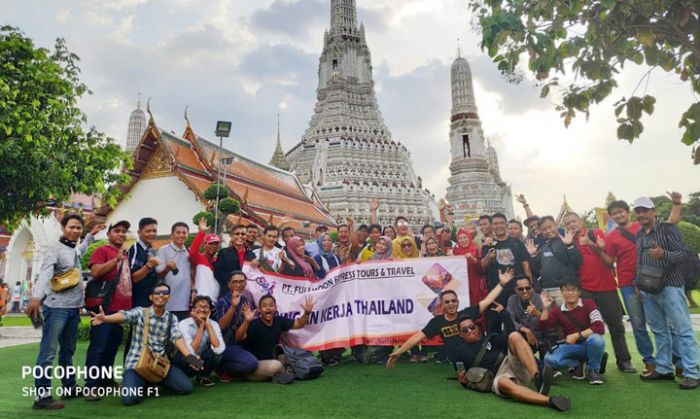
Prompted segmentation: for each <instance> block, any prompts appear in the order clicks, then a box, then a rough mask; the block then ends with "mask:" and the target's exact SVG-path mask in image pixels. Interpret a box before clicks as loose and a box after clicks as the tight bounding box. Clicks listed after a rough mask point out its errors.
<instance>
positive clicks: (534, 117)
mask: <svg viewBox="0 0 700 419" xmlns="http://www.w3.org/2000/svg"><path fill="white" fill-rule="evenodd" d="M357 6H358V19H359V20H360V21H361V22H363V23H364V25H365V30H366V38H367V42H368V44H369V47H370V50H371V52H372V60H373V68H374V81H375V89H376V92H377V100H378V102H379V107H380V109H381V111H382V114H383V116H384V119H385V122H386V124H387V126H388V127H389V129H390V131H391V132H392V137H393V139H394V140H395V141H400V142H401V143H403V144H405V145H406V147H407V148H408V150H409V151H410V152H411V154H412V158H413V163H414V167H415V170H416V173H417V175H419V176H421V177H422V178H423V180H424V181H423V184H424V186H426V187H428V188H429V189H430V191H431V192H433V193H434V194H435V196H436V197H441V196H444V194H445V189H446V187H447V185H448V182H447V179H448V177H449V163H450V159H451V156H450V150H449V138H448V134H449V117H450V108H451V97H450V79H449V76H450V74H449V70H450V65H451V63H452V61H453V60H454V59H455V57H456V53H457V39H460V44H461V51H462V56H464V57H465V58H467V60H468V61H469V63H470V65H471V68H472V74H473V76H474V85H475V94H476V100H477V106H478V108H479V115H480V118H481V120H482V124H483V129H484V132H485V134H486V136H487V137H488V138H489V140H490V141H491V143H492V144H493V145H494V147H495V148H496V150H497V151H498V154H499V163H500V169H501V175H502V177H503V178H504V179H505V180H506V182H508V183H509V184H510V185H511V187H512V190H513V192H514V193H517V194H520V193H523V194H525V195H526V197H527V198H528V201H529V202H530V204H531V207H532V209H533V210H534V211H535V212H536V213H538V214H539V215H544V214H555V215H556V213H557V212H558V210H559V208H560V206H561V203H562V199H563V196H564V195H566V198H567V201H568V202H569V204H570V205H571V206H572V208H573V209H574V210H576V211H581V212H583V211H586V210H589V209H591V208H593V207H596V206H602V205H604V202H605V197H606V195H607V194H608V192H609V191H612V192H613V193H614V194H615V195H616V197H618V198H620V199H626V200H630V201H631V200H633V199H635V198H636V197H638V196H641V195H651V196H656V195H661V194H664V193H665V191H667V190H678V191H680V192H681V193H683V194H684V195H686V196H687V195H688V194H689V193H690V192H694V191H698V190H700V167H699V166H693V165H692V161H691V158H690V153H691V148H690V147H687V146H685V145H683V144H681V142H680V137H681V130H680V129H679V128H678V120H679V119H680V114H681V111H682V110H683V109H685V108H687V106H688V105H689V104H690V103H692V102H694V101H697V100H698V99H697V97H695V96H694V95H693V92H692V90H691V88H690V86H689V85H688V84H686V83H682V82H681V81H679V80H678V78H677V77H676V76H674V75H672V74H667V73H664V72H663V71H662V70H655V71H653V72H652V73H651V76H650V77H649V80H648V82H647V81H645V82H644V83H641V84H639V80H640V79H641V78H642V76H643V75H644V73H645V72H646V71H647V69H646V68H644V67H635V66H631V67H629V66H628V67H626V68H625V69H624V70H623V71H622V73H621V74H620V77H619V79H618V83H619V86H620V87H619V89H618V90H616V91H615V92H614V93H613V95H612V96H611V98H610V99H609V100H608V101H606V102H603V103H602V104H599V105H597V106H595V107H593V108H592V110H591V115H590V118H589V119H588V121H586V120H585V118H583V117H581V118H578V119H575V120H574V122H573V123H572V124H571V126H570V127H569V128H568V129H566V128H564V126H563V123H562V120H561V119H560V117H559V112H557V111H555V110H554V106H555V103H554V99H545V100H543V99H540V98H539V90H538V89H537V88H536V87H535V84H534V82H533V80H532V79H529V78H527V77H526V79H525V80H523V81H522V82H521V83H519V84H512V83H508V82H507V81H506V80H505V79H504V78H503V77H502V76H501V75H500V73H499V72H498V70H497V69H496V66H495V65H494V64H493V63H492V62H491V61H490V59H489V58H488V56H487V55H486V54H485V53H484V52H482V51H481V50H480V48H479V46H478V43H479V34H478V33H477V31H476V30H475V29H474V25H473V19H472V16H471V15H470V12H469V10H468V8H467V7H466V2H465V1H463V0H358V1H357ZM0 24H3V25H4V24H10V25H12V26H16V27H19V28H20V29H21V30H22V31H24V32H25V34H26V35H27V36H28V37H30V38H32V39H33V40H34V41H35V43H36V44H37V45H39V46H43V47H48V48H51V47H53V44H54V42H55V39H56V38H58V37H62V38H65V40H66V41H67V44H68V48H69V49H70V50H71V51H72V52H74V53H75V54H77V55H78V56H79V57H80V58H81V62H80V68H81V70H82V75H81V79H82V81H83V82H85V83H86V84H87V85H88V86H89V88H90V89H91V90H92V92H93V94H92V95H90V96H87V97H85V98H83V100H82V101H81V103H80V106H81V109H83V111H84V112H85V113H86V114H87V116H88V123H89V124H90V125H94V126H95V127H96V128H97V129H99V130H101V131H103V132H106V133H107V134H108V135H109V136H111V137H113V138H115V139H117V141H118V142H120V143H121V144H125V143H126V132H127V127H128V119H129V114H130V113H131V111H132V110H133V109H134V108H135V106H136V101H137V97H138V93H141V94H142V97H143V98H144V103H145V99H146V98H148V97H150V98H151V110H152V112H153V115H154V118H155V121H156V123H157V124H158V126H159V127H161V128H163V129H166V130H169V131H170V130H172V131H174V132H175V133H177V134H181V133H182V132H183V130H184V126H185V121H184V119H183V113H184V109H185V106H188V109H189V111H188V114H189V118H190V120H191V121H192V126H193V128H194V130H195V131H196V132H197V133H198V134H200V135H201V136H204V137H205V138H210V139H215V137H214V134H213V132H214V128H215V125H216V121H217V120H229V121H232V122H233V128H232V133H231V137H230V138H229V139H227V140H225V143H224V146H225V147H227V148H230V149H232V150H235V151H236V152H239V153H241V154H243V155H245V156H248V157H251V158H254V159H256V160H259V161H263V162H267V161H269V159H270V157H271V155H272V152H273V150H274V147H275V138H276V129H277V125H276V115H277V113H279V114H280V118H281V138H282V146H283V148H284V149H285V150H288V149H290V148H291V147H293V146H294V145H295V144H297V143H298V142H299V140H300V138H301V136H302V134H303V132H304V130H305V129H306V128H307V127H308V124H309V120H310V118H311V115H312V113H313V108H314V104H315V101H316V87H317V83H318V80H317V70H318V68H317V67H318V58H319V55H320V53H321V50H322V41H323V32H324V30H325V29H326V28H328V26H329V25H330V1H328V0H255V1H250V0H229V1H226V0H207V1H204V0H109V1H102V0H62V1H60V2H59V1H51V0H24V1H22V2H18V1H12V0H0ZM638 84H639V87H637V86H638ZM635 88H637V94H640V93H641V94H644V93H649V94H652V95H655V96H656V97H657V103H656V111H655V113H654V115H653V116H652V117H648V118H645V119H644V120H643V122H644V124H645V130H644V133H643V134H642V136H641V138H639V139H638V140H637V141H635V143H634V144H632V145H630V144H629V143H627V142H625V141H619V140H617V138H616V134H615V132H616V123H615V117H614V114H613V112H612V110H613V103H614V102H615V101H616V100H617V99H619V98H620V97H622V96H627V97H629V96H630V95H632V94H633V92H635ZM514 205H515V208H516V215H520V216H523V215H524V213H523V211H522V209H521V208H520V207H519V205H518V204H517V202H516V203H515V204H514Z"/></svg>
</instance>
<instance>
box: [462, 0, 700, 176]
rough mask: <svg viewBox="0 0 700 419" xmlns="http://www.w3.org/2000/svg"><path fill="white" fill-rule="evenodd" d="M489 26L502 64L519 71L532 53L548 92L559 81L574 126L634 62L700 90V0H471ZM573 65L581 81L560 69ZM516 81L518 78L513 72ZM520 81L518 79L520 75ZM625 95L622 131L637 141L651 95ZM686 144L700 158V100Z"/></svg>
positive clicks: (486, 32) (484, 29)
mask: <svg viewBox="0 0 700 419" xmlns="http://www.w3.org/2000/svg"><path fill="white" fill-rule="evenodd" d="M469 5H470V7H471V9H472V11H473V12H474V13H475V16H476V18H477V19H478V23H479V26H480V29H481V35H482V42H481V45H482V48H484V49H486V50H487V51H488V54H489V56H490V57H491V58H492V60H493V61H494V62H495V63H497V64H498V68H499V69H500V70H501V71H502V72H503V73H506V74H508V75H510V76H513V75H516V76H517V74H516V73H517V65H518V63H519V62H520V61H521V60H522V59H527V65H528V69H529V71H531V72H532V73H534V74H535V75H536V78H537V80H540V81H542V83H543V84H542V86H541V96H542V97H546V96H548V95H549V94H550V91H551V90H552V88H555V87H557V88H558V90H560V92H561V95H562V102H561V104H559V105H557V110H559V111H560V112H561V117H562V118H563V119H564V125H565V126H567V127H568V126H569V124H570V122H571V120H572V118H574V117H575V116H576V115H577V114H578V113H583V114H585V115H586V118H587V117H588V115H589V111H590V106H591V104H598V103H600V102H601V101H603V100H604V99H605V98H607V97H608V96H610V94H611V93H612V91H613V90H614V89H615V88H616V87H617V80H616V78H617V77H618V75H619V73H620V70H621V69H622V68H623V67H624V65H625V64H626V63H629V62H632V63H635V64H640V65H641V64H646V66H648V67H649V72H647V73H646V75H645V77H643V78H642V80H640V83H639V84H638V86H637V87H639V85H641V84H642V81H644V79H645V78H648V77H649V74H650V72H651V71H652V70H653V69H656V68H660V69H662V70H663V71H665V72H673V73H676V74H677V76H678V78H679V79H680V80H681V81H682V82H689V83H690V86H691V88H692V89H693V91H695V93H696V94H700V18H699V14H700V2H698V1H696V0H625V1H616V0H594V1H590V0H568V1H555V0H505V1H504V0H470V1H469ZM569 69H571V70H573V72H574V76H575V78H574V81H573V82H570V83H564V82H562V85H561V86H560V85H559V83H560V79H559V78H558V76H557V74H561V75H564V74H566V71H567V70H569ZM511 79H513V78H511ZM515 79H516V80H517V79H518V78H517V77H515ZM636 91H637V89H635V91H634V92H633V93H632V96H630V97H628V98H625V97H622V98H621V99H620V100H619V101H618V102H617V103H616V104H615V115H616V117H617V118H618V119H617V122H618V124H619V125H618V128H617V137H618V138H619V139H622V140H627V141H629V142H632V141H634V139H636V138H638V137H639V135H640V134H641V133H642V131H643V130H644V126H643V124H642V122H641V119H642V114H643V113H646V114H648V115H651V114H652V113H653V112H654V105H655V102H656V99H655V98H654V97H653V96H651V95H644V96H637V94H636ZM679 126H680V127H682V128H684V129H685V131H684V133H683V137H682V142H683V143H685V144H687V145H695V146H694V147H693V152H692V153H693V158H694V161H695V164H700V102H695V103H693V104H692V105H690V107H688V109H687V110H685V112H684V113H683V114H682V115H681V118H680V122H679Z"/></svg>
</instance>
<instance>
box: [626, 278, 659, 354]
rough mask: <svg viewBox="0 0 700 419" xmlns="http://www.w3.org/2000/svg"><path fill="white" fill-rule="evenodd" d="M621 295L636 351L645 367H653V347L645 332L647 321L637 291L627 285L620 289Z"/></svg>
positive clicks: (647, 333) (632, 286)
mask: <svg viewBox="0 0 700 419" xmlns="http://www.w3.org/2000/svg"><path fill="white" fill-rule="evenodd" d="M620 293H622V301H624V303H625V309H626V310H627V314H629V316H630V322H631V323H632V332H633V333H634V341H635V343H636V344H637V350H638V351H639V355H641V357H642V359H643V360H644V364H645V365H654V364H656V360H655V359H654V345H653V344H652V343H651V337H649V332H648V331H647V319H646V316H645V315H644V305H643V304H642V302H641V301H640V298H637V289H636V287H635V286H634V285H628V286H625V287H621V288H620Z"/></svg>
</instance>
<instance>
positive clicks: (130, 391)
mask: <svg viewBox="0 0 700 419" xmlns="http://www.w3.org/2000/svg"><path fill="white" fill-rule="evenodd" d="M158 385H160V386H163V387H165V388H167V389H169V390H172V391H173V392H174V393H175V394H177V395H178V396H184V395H186V394H190V393H192V381H190V379H189V377H187V375H185V373H184V372H182V370H181V369H180V368H178V367H176V366H175V365H172V364H171V365H170V370H168V375H166V376H165V379H164V380H163V381H161V382H160V383H158ZM145 386H146V380H144V379H143V378H141V376H140V375H138V374H136V371H135V370H134V369H133V368H130V369H128V370H126V371H124V379H123V380H122V391H123V392H124V396H123V397H122V403H124V404H125V405H127V406H131V405H134V404H139V403H141V401H142V400H143V396H145V395H147V393H146V390H145V389H144V387H145ZM138 389H141V390H140V391H142V392H143V393H141V394H138V393H137V390H138Z"/></svg>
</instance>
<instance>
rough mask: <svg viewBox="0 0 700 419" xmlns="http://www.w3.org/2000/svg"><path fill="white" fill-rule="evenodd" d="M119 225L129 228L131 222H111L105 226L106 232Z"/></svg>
mask: <svg viewBox="0 0 700 419" xmlns="http://www.w3.org/2000/svg"><path fill="white" fill-rule="evenodd" d="M119 226H122V227H124V228H125V229H127V230H129V227H131V223H129V222H128V221H126V220H121V221H117V222H116V223H112V224H110V225H109V228H107V232H108V233H109V232H110V231H112V229H113V228H116V227H119Z"/></svg>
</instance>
